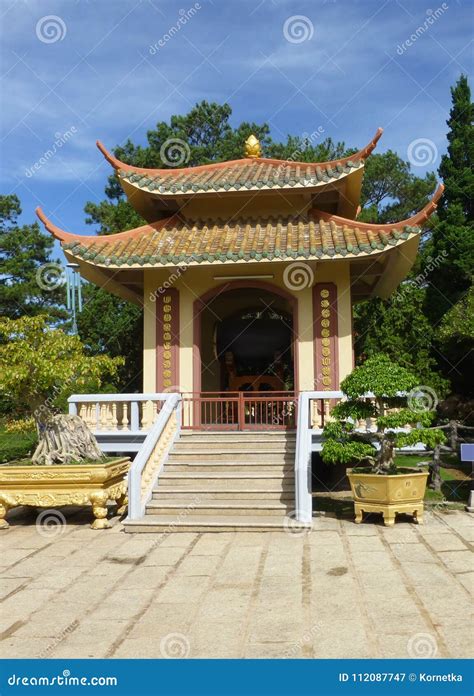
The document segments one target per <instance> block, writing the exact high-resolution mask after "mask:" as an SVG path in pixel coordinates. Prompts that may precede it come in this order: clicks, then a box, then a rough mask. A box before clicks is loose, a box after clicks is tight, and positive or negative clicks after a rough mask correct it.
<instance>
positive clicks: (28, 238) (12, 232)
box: [0, 195, 65, 319]
mask: <svg viewBox="0 0 474 696" xmlns="http://www.w3.org/2000/svg"><path fill="white" fill-rule="evenodd" d="M20 215H21V204H20V200H19V199H18V196H16V195H10V196H0V266H1V268H2V272H1V275H0V315H1V316H4V317H10V318H11V319H16V318H18V317H21V316H23V315H25V314H26V315H30V316H33V315H37V314H48V315H49V316H50V317H51V318H54V319H57V318H61V317H62V318H64V316H65V314H64V311H63V309H62V307H61V305H62V304H63V301H64V300H63V298H64V296H65V292H64V289H63V287H62V285H63V280H64V279H63V278H62V277H61V268H60V266H59V264H58V265H56V264H55V262H54V261H53V259H52V258H51V253H52V250H53V245H54V241H53V239H52V237H50V235H49V234H48V235H47V234H44V233H43V232H41V230H40V228H39V225H38V224H37V223H36V222H34V223H33V224H31V225H19V224H18V217H19V216H20Z"/></svg>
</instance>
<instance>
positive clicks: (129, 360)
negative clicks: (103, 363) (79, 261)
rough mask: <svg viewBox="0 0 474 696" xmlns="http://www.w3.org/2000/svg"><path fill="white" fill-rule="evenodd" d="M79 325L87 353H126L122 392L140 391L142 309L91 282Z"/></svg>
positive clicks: (119, 372) (120, 369)
mask: <svg viewBox="0 0 474 696" xmlns="http://www.w3.org/2000/svg"><path fill="white" fill-rule="evenodd" d="M98 318H99V319H100V321H98ZM77 328H78V333H79V336H80V337H81V340H82V342H83V343H84V347H85V351H86V352H87V354H88V355H109V356H110V357H118V356H125V359H124V363H123V364H122V365H119V366H118V369H117V384H118V385H119V388H120V391H123V392H139V391H141V388H142V374H141V365H142V360H143V312H142V310H141V308H140V307H137V306H136V305H134V304H132V303H131V302H127V301H126V300H121V299H120V298H119V297H116V296H115V295H112V294H111V293H109V292H107V290H103V289H102V288H99V287H97V286H95V285H92V284H89V283H88V284H87V285H85V286H84V306H83V310H82V312H81V313H80V314H78V315H77Z"/></svg>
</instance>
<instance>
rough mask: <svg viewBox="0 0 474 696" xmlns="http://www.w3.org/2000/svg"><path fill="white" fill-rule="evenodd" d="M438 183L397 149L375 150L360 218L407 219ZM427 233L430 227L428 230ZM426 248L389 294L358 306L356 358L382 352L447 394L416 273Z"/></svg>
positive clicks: (423, 285)
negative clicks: (416, 169)
mask: <svg viewBox="0 0 474 696" xmlns="http://www.w3.org/2000/svg"><path fill="white" fill-rule="evenodd" d="M435 187H436V177H435V175H434V174H433V173H428V174H426V175H425V176H424V177H423V178H420V177H417V176H415V175H414V174H413V173H412V171H411V168H410V163H409V162H405V161H404V160H402V159H401V158H400V157H399V156H398V155H397V154H396V153H395V152H392V151H391V150H388V151H387V152H384V153H382V154H375V155H371V156H370V157H369V158H368V160H367V162H366V165H365V173H364V180H363V185H362V194H361V205H362V211H361V214H360V215H359V219H360V220H362V221H365V222H374V223H389V222H396V221H399V220H403V219H406V218H408V217H410V216H411V215H413V214H414V213H416V212H417V211H419V210H420V209H421V208H423V206H424V205H426V203H427V202H428V200H429V198H430V197H431V195H432V193H433V191H434V189H435ZM429 225H431V222H430V223H429ZM429 234H430V232H429V227H427V230H425V233H424V235H425V236H429ZM422 248H423V251H422V254H420V255H419V257H418V259H417V261H416V263H415V265H414V267H413V269H412V272H411V274H410V276H409V279H408V280H407V281H405V282H404V283H402V284H401V286H400V287H399V288H398V291H397V292H395V293H394V294H393V295H392V296H391V297H390V298H389V299H387V300H382V299H380V298H373V299H370V300H367V301H365V302H361V303H359V304H357V305H356V306H355V307H354V333H355V343H354V347H355V353H356V359H357V362H361V361H363V360H365V359H366V358H367V357H371V356H374V355H377V353H379V352H384V353H386V354H387V355H389V356H390V358H391V359H392V360H396V361H398V362H399V363H400V364H401V365H403V366H405V367H406V368H409V369H411V370H413V371H414V372H415V373H416V374H418V375H420V380H421V381H422V384H426V385H428V386H432V387H433V388H435V389H436V391H437V392H439V393H440V394H443V393H444V392H445V391H446V389H447V382H446V380H443V379H442V378H441V377H440V375H439V373H438V366H437V361H436V360H435V358H434V357H433V352H432V344H433V339H434V328H433V327H432V325H431V324H430V322H429V321H428V319H427V317H426V314H425V311H424V305H425V296H426V285H427V282H426V281H422V282H420V281H419V280H418V279H417V277H418V276H419V274H420V272H422V271H423V266H424V262H423V258H424V255H425V251H424V247H423V245H422Z"/></svg>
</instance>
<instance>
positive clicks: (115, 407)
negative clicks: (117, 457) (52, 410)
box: [68, 393, 169, 433]
mask: <svg viewBox="0 0 474 696" xmlns="http://www.w3.org/2000/svg"><path fill="white" fill-rule="evenodd" d="M168 397H169V394H167V393H165V394H163V393H157V394H73V395H72V396H70V397H69V399H68V403H69V413H71V414H74V415H79V416H80V417H81V418H82V419H83V421H84V422H85V423H86V425H87V426H88V427H89V428H90V429H91V430H92V432H94V433H114V432H117V433H120V432H121V433H125V432H129V433H143V432H148V431H149V430H150V429H151V427H152V425H153V423H154V422H155V421H156V419H157V417H158V415H159V414H160V411H161V408H162V405H163V403H164V402H165V401H166V400H167V399H168Z"/></svg>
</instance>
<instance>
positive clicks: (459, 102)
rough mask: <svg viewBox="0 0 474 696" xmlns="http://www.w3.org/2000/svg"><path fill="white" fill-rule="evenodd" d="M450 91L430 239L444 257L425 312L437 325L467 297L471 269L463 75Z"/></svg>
mask: <svg viewBox="0 0 474 696" xmlns="http://www.w3.org/2000/svg"><path fill="white" fill-rule="evenodd" d="M451 95H452V102H453V106H452V108H451V112H450V117H449V120H448V121H447V124H448V126H449V132H448V136H447V137H448V143H449V145H448V152H447V154H446V155H443V157H442V158H441V165H440V167H439V174H440V176H441V177H442V179H443V181H444V185H445V187H446V188H445V193H444V196H443V199H442V201H441V205H440V207H439V211H438V224H437V225H436V226H435V228H434V230H433V236H432V243H431V247H432V253H431V255H432V256H433V258H438V259H443V261H442V263H441V264H440V265H439V266H438V268H437V271H436V274H434V276H433V278H432V279H431V284H430V289H429V292H428V297H427V312H428V315H429V317H430V319H431V321H432V322H433V324H434V325H436V326H437V325H438V324H439V322H440V320H441V319H442V317H443V316H444V315H445V314H446V312H447V311H449V310H450V309H451V307H453V305H455V304H456V302H458V301H459V300H461V299H462V297H463V296H464V295H465V293H466V292H467V290H468V289H469V287H470V286H471V284H472V276H473V273H474V215H473V212H474V211H473V206H474V170H473V166H474V128H473V117H474V105H473V104H472V102H471V90H470V88H469V84H468V81H467V77H466V76H465V75H461V77H460V78H459V80H458V82H457V83H456V85H455V86H454V87H453V88H451Z"/></svg>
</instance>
